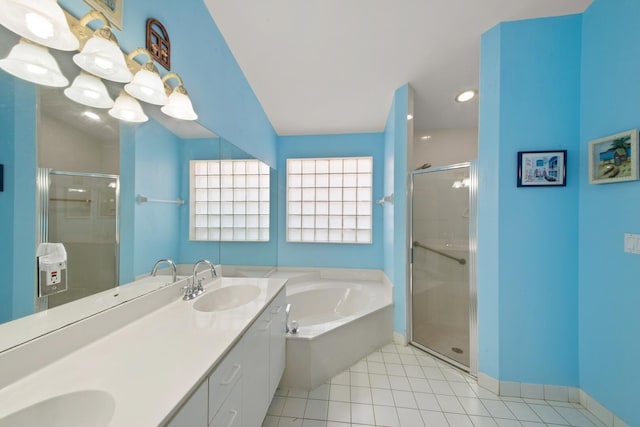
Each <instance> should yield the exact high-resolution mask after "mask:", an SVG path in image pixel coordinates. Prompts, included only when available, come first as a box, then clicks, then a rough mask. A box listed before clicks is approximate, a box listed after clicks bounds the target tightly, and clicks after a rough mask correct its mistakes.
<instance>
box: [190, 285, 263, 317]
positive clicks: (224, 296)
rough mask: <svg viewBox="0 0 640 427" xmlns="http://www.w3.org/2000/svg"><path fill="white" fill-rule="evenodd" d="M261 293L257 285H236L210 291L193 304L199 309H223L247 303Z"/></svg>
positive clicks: (208, 310)
mask: <svg viewBox="0 0 640 427" xmlns="http://www.w3.org/2000/svg"><path fill="white" fill-rule="evenodd" d="M258 295H260V288H259V287H257V286H255V285H234V286H225V287H224V288H218V289H215V290H213V291H209V292H207V293H206V294H204V295H202V296H201V297H199V298H198V299H197V300H196V302H195V303H194V304H193V308H194V309H196V310H198V311H206V312H211V311H222V310H231V309H232V308H236V307H240V306H241V305H245V304H247V303H249V302H251V301H253V300H254V299H256V298H257V297H258Z"/></svg>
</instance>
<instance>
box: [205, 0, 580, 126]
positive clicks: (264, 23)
mask: <svg viewBox="0 0 640 427" xmlns="http://www.w3.org/2000/svg"><path fill="white" fill-rule="evenodd" d="M204 1H205V4H206V5H207V7H208V9H209V11H210V13H211V15H212V16H213V19H214V21H215V22H216V24H217V26H218V28H219V29H220V31H221V32H222V34H223V36H224V38H225V40H226V42H227V44H228V45H229V47H230V49H231V51H232V53H233V55H234V56H235V58H236V60H237V61H238V63H239V65H240V68H241V69H242V71H243V72H244V74H245V76H246V78H247V80H248V81H249V84H250V85H251V87H252V88H253V91H254V92H255V94H256V96H257V98H258V100H259V101H260V103H261V105H262V107H263V109H264V111H265V112H266V114H267V116H268V118H269V120H270V121H271V123H272V125H273V127H274V128H275V130H276V132H277V133H278V134H279V135H303V134H330V133H352V132H379V131H382V130H383V129H384V125H385V121H386V118H387V115H388V113H389V108H390V106H391V101H392V98H393V93H394V91H395V89H397V88H398V87H400V86H402V85H403V84H405V83H410V84H411V86H412V87H413V88H414V90H415V94H416V97H415V120H416V124H415V127H416V129H417V130H427V129H436V128H475V127H477V126H478V102H477V101H472V102H470V103H468V104H458V103H455V102H454V100H453V99H454V96H455V95H456V94H457V93H458V92H460V91H462V90H464V89H467V88H478V85H479V68H480V67H479V59H480V36H481V34H482V33H483V32H485V31H486V30H488V29H490V28H491V27H493V26H494V25H496V24H497V23H499V22H502V21H510V20H518V19H525V18H533V17H542V16H554V15H565V14H571V13H580V12H583V11H584V9H585V8H586V7H587V6H588V5H589V4H590V3H591V0H268V1H265V0H204Z"/></svg>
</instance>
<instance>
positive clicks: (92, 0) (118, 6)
mask: <svg viewBox="0 0 640 427" xmlns="http://www.w3.org/2000/svg"><path fill="white" fill-rule="evenodd" d="M84 2H85V3H87V4H88V5H89V6H91V7H92V8H94V9H95V10H97V11H98V12H102V13H104V15H105V16H106V17H107V19H108V20H109V22H110V23H111V25H113V26H114V27H116V28H117V29H119V30H122V8H123V2H124V0H84Z"/></svg>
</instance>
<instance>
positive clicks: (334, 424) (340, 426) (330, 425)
mask: <svg viewBox="0 0 640 427" xmlns="http://www.w3.org/2000/svg"><path fill="white" fill-rule="evenodd" d="M327 427H351V423H341V422H338V421H327Z"/></svg>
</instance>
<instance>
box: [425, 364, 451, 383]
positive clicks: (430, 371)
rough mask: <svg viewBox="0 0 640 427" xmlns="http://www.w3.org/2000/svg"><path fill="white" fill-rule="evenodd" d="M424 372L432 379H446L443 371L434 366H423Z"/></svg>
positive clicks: (426, 376)
mask: <svg viewBox="0 0 640 427" xmlns="http://www.w3.org/2000/svg"><path fill="white" fill-rule="evenodd" d="M422 372H424V376H425V378H428V379H430V380H440V381H445V380H446V379H445V377H444V375H442V371H441V370H440V369H438V368H436V367H433V366H427V367H423V368H422Z"/></svg>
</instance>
